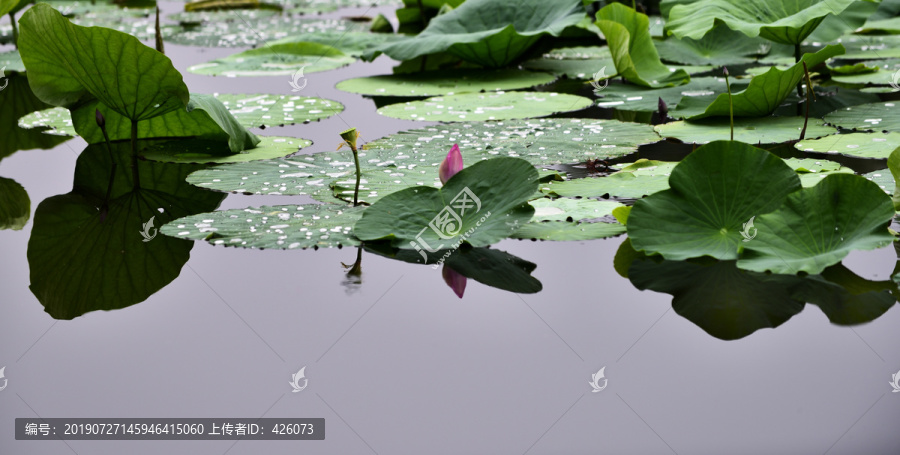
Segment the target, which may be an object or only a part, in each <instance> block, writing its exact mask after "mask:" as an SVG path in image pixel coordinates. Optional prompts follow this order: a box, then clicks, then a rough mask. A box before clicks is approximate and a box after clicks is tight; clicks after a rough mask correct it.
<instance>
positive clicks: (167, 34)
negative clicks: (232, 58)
mask: <svg viewBox="0 0 900 455" xmlns="http://www.w3.org/2000/svg"><path fill="white" fill-rule="evenodd" d="M162 28H163V37H164V38H165V40H166V42H167V43H169V42H171V43H173V44H180V45H184V46H202V47H256V46H262V45H263V44H266V43H268V44H271V43H273V42H275V41H277V40H280V39H284V38H289V37H296V36H309V37H310V39H316V38H312V36H313V35H315V34H317V33H328V34H329V36H336V38H335V39H334V40H333V42H334V43H335V44H334V45H332V44H328V43H327V42H326V43H325V44H324V45H328V46H331V47H337V48H338V49H340V42H341V40H340V39H338V38H339V37H340V35H341V34H343V33H345V32H346V33H359V32H366V33H367V32H368V30H367V29H368V24H365V23H355V22H352V21H348V20H342V19H304V18H298V17H296V16H289V15H284V16H272V17H267V18H262V19H259V20H241V17H240V16H237V15H235V17H234V20H231V21H224V22H223V21H216V22H204V23H202V24H200V25H176V26H163V27H162ZM335 34H337V35H335ZM372 37H373V38H372V39H373V40H378V39H382V38H378V37H377V36H375V35H374V34H372ZM326 39H327V38H326ZM350 41H352V38H348V42H350ZM319 44H322V43H319Z"/></svg>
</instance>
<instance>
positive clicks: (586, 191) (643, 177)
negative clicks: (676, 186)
mask: <svg viewBox="0 0 900 455" xmlns="http://www.w3.org/2000/svg"><path fill="white" fill-rule="evenodd" d="M677 164H678V163H674V162H663V161H639V162H637V163H635V164H633V165H630V166H625V167H624V169H622V170H620V171H618V172H615V173H613V174H610V175H608V176H606V177H597V178H581V179H573V180H566V181H564V182H550V183H549V184H547V185H542V187H541V191H543V192H545V193H548V194H551V195H554V196H565V197H614V198H629V199H636V198H640V197H643V196H647V195H650V194H653V193H656V192H659V191H663V190H665V189H668V188H669V174H671V173H672V169H674V168H675V165H677Z"/></svg>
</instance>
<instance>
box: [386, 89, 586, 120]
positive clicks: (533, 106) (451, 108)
mask: <svg viewBox="0 0 900 455" xmlns="http://www.w3.org/2000/svg"><path fill="white" fill-rule="evenodd" d="M591 104H593V102H592V101H591V100H590V99H588V98H585V97H582V96H575V95H567V94H562V93H553V92H493V93H465V94H462V95H449V96H438V97H433V98H428V99H425V100H422V101H407V102H405V103H399V104H391V105H388V106H385V107H382V108H380V109H378V113H379V114H381V115H384V116H387V117H393V118H398V119H404V120H418V121H426V122H459V121H484V120H511V119H520V118H534V117H544V116H547V115H551V114H556V113H559V112H571V111H577V110H580V109H584V108H586V107H589V106H590V105H591Z"/></svg>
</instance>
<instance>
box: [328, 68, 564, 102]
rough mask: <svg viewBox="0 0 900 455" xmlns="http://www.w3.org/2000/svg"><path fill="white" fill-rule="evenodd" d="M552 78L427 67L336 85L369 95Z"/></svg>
mask: <svg viewBox="0 0 900 455" xmlns="http://www.w3.org/2000/svg"><path fill="white" fill-rule="evenodd" d="M555 79H556V78H555V77H553V76H551V75H549V74H546V73H535V72H531V71H522V70H518V69H505V70H464V69H462V70H456V71H453V72H452V73H451V72H447V71H428V72H424V73H413V74H393V75H387V76H369V77H360V78H356V79H347V80H344V81H341V82H338V84H337V86H336V88H337V89H338V90H343V91H345V92H350V93H359V94H361V95H371V96H440V95H452V94H456V93H472V92H485V91H488V92H490V91H502V90H514V89H523V88H529V87H535V86H538V85H545V84H549V83H551V82H553V81H554V80H555Z"/></svg>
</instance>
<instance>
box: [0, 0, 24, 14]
mask: <svg viewBox="0 0 900 455" xmlns="http://www.w3.org/2000/svg"><path fill="white" fill-rule="evenodd" d="M29 3H31V2H30V1H28V0H0V17H3V16H6V15H7V14H10V13H15V12H16V11H19V10H20V9H22V8H24V7H25V5H27V4H29Z"/></svg>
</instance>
